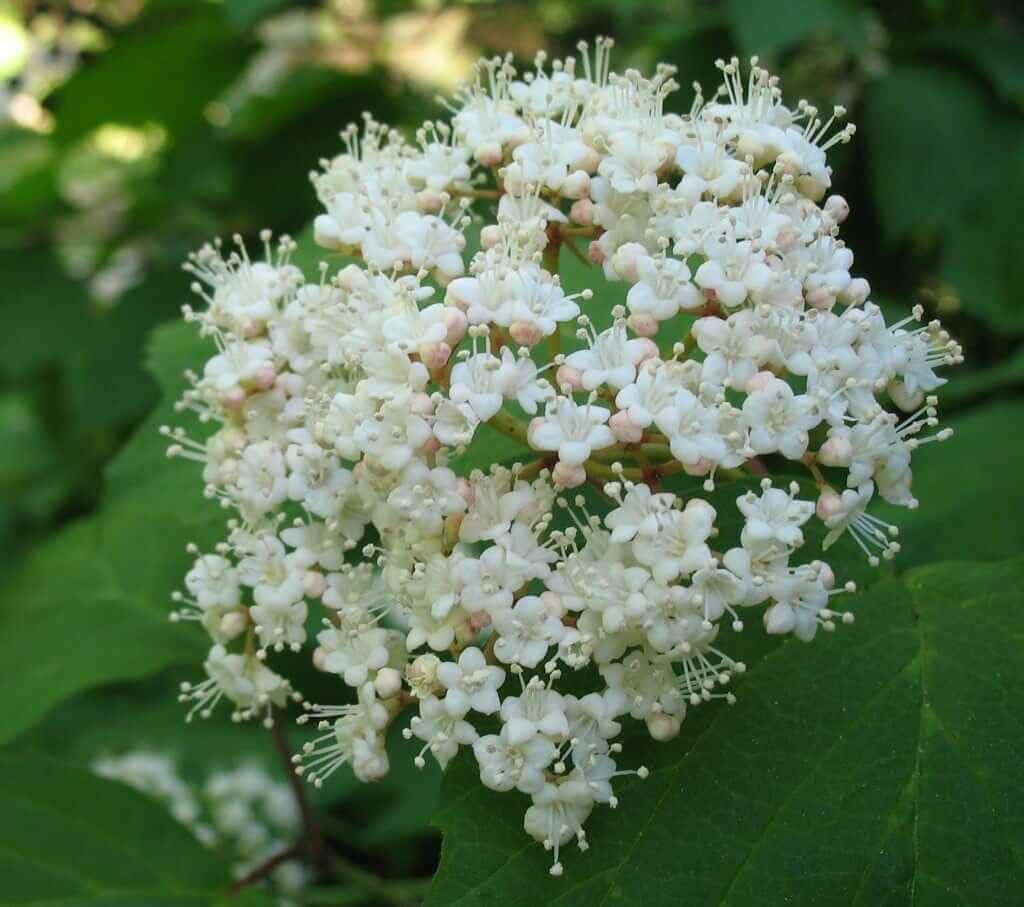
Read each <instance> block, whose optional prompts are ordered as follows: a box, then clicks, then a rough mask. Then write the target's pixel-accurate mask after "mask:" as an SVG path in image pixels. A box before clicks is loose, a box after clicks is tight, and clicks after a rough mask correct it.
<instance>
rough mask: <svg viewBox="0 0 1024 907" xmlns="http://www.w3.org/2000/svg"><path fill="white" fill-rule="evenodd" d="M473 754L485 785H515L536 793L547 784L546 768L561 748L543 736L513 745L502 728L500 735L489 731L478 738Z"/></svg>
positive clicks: (498, 787) (500, 787)
mask: <svg viewBox="0 0 1024 907" xmlns="http://www.w3.org/2000/svg"><path fill="white" fill-rule="evenodd" d="M473 754H474V755H475V756H476V761H477V764H478V765H479V766H480V781H481V783H482V784H483V785H484V787H489V788H490V789H491V790H497V791H507V790H512V789H513V788H514V789H516V790H519V791H522V792H523V793H524V794H533V793H536V792H537V791H539V790H540V789H541V788H542V787H543V786H544V784H545V779H544V769H546V768H547V767H548V766H549V765H550V764H551V763H552V762H554V761H555V757H556V756H557V755H558V749H557V748H556V747H555V745H554V744H553V743H552V742H551V741H550V740H548V739H546V738H545V737H541V736H536V737H532V738H530V739H529V740H527V741H525V742H523V743H520V744H518V745H512V744H511V743H509V741H508V731H507V729H506V728H504V727H503V728H502V729H501V733H500V734H488V735H487V736H486V737H481V738H480V739H479V740H477V741H476V742H475V743H474V744H473Z"/></svg>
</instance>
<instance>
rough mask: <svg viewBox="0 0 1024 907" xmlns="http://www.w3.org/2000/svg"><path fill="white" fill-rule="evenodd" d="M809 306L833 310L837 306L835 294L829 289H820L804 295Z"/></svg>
mask: <svg viewBox="0 0 1024 907" xmlns="http://www.w3.org/2000/svg"><path fill="white" fill-rule="evenodd" d="M804 299H806V300H807V304H808V305H809V306H813V307H814V308H816V309H823V310H824V309H831V308H832V306H834V305H835V304H836V297H835V294H834V293H833V292H832V291H831V290H829V289H828V288H827V287H818V288H817V289H814V290H810V291H809V292H807V293H805V294H804Z"/></svg>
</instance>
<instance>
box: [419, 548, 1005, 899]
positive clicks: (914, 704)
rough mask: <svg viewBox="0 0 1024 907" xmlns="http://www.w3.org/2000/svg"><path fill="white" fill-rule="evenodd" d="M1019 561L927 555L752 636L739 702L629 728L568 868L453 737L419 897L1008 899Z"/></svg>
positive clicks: (518, 801) (520, 805)
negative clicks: (841, 600)
mask: <svg viewBox="0 0 1024 907" xmlns="http://www.w3.org/2000/svg"><path fill="white" fill-rule="evenodd" d="M1022 582H1024V560H1015V561H1008V562H1002V563H999V564H968V563H952V564H941V565H935V566H932V567H927V568H922V569H919V570H915V571H913V572H911V573H910V574H908V575H907V576H906V577H905V578H904V579H903V580H889V581H886V582H884V583H882V584H880V585H879V586H877V587H875V588H874V589H873V590H872V591H871V592H869V593H868V594H866V595H864V596H862V597H860V598H858V599H856V600H854V601H852V602H851V606H852V607H854V608H855V610H856V612H857V618H858V619H857V623H856V624H855V625H854V626H852V627H844V628H842V629H841V630H839V631H837V632H836V633H835V634H834V635H833V636H831V637H826V638H824V639H817V640H815V641H814V643H812V644H811V645H803V644H801V643H799V642H795V641H787V642H785V643H783V644H781V645H779V646H777V647H775V648H774V649H773V650H772V651H770V652H769V653H768V654H766V655H763V657H761V658H760V659H759V660H755V659H756V658H757V656H756V653H745V655H744V657H745V658H747V660H748V664H750V668H749V670H748V671H747V674H746V675H745V676H744V678H743V679H742V681H740V682H739V683H738V684H737V687H736V693H737V695H738V697H739V702H738V704H737V705H735V706H733V707H732V708H729V707H727V706H723V707H721V708H719V707H717V706H706V707H703V708H701V709H698V710H696V712H695V713H694V714H693V715H692V716H690V717H688V718H687V721H686V722H685V723H684V725H683V733H682V734H681V735H680V737H679V738H678V739H677V740H675V741H673V742H671V743H668V744H657V743H653V742H651V741H649V740H642V739H641V738H640V737H635V738H634V739H629V740H627V741H626V743H625V748H624V751H623V754H622V757H621V760H620V761H621V762H622V763H624V764H625V765H628V766H632V765H638V764H641V763H642V764H646V765H647V766H648V767H649V768H650V770H651V774H650V777H649V778H648V779H647V780H646V781H643V782H641V781H637V780H633V779H630V780H628V781H622V782H621V783H620V784H619V785H618V789H617V792H618V795H619V799H620V805H619V807H618V809H616V810H614V811H612V810H609V809H607V808H598V809H596V810H595V812H594V814H593V816H592V817H591V819H590V822H589V823H588V838H589V840H590V849H589V850H588V851H586V852H585V853H579V852H577V851H576V850H572V851H571V852H567V853H564V854H563V857H562V860H563V863H564V864H565V866H566V872H565V875H564V877H562V878H560V879H555V878H552V877H551V876H549V875H548V873H547V869H548V866H549V865H550V862H551V859H550V855H549V854H546V853H545V852H544V851H543V849H542V848H541V847H540V845H538V844H536V843H534V842H532V840H531V839H529V838H527V837H526V836H525V833H524V832H523V830H522V812H523V810H524V809H525V806H526V805H527V801H526V798H525V797H520V796H519V795H512V794H496V793H493V792H490V791H487V790H485V789H484V788H482V787H481V786H480V784H479V781H478V779H477V772H476V769H475V765H474V761H473V758H472V756H471V755H470V754H467V753H464V754H463V755H462V756H460V758H459V759H458V760H457V761H456V762H455V763H454V764H453V766H452V767H451V768H450V769H449V771H448V773H447V774H446V775H445V779H444V782H443V785H442V791H441V798H440V801H439V807H438V810H437V811H436V812H435V815H434V822H435V824H437V825H438V826H439V827H440V828H441V829H442V831H443V833H444V845H443V850H442V859H441V867H440V869H439V871H438V874H437V876H436V877H435V881H434V885H433V887H432V889H431V892H430V895H429V896H428V898H427V905H428V907H431V905H436V907H440V905H444V907H472V905H477V904H479V905H485V904H486V905H488V907H502V905H506V904H508V905H512V904H516V905H518V904H524V903H527V904H531V905H548V904H552V905H553V904H558V905H559V907H574V905H580V907H583V905H593V904H600V905H602V907H613V905H634V904H643V905H644V907H659V905H676V904H679V903H681V902H685V903H688V904H722V905H744V904H751V905H759V904H764V903H786V904H795V905H800V904H808V905H814V907H821V905H833V904H834V905H851V904H854V905H860V904H864V905H874V904H880V903H894V904H904V903H915V904H920V905H926V907H927V905H933V904H934V905H939V904H948V903H973V904H985V905H1003V904H1005V905H1010V904H1014V903H1017V901H1018V895H1019V880H1020V877H1021V873H1022V872H1024V848H1022V846H1021V841H1022V840H1024V797H1022V794H1021V788H1020V785H1019V784H1018V783H1017V780H1016V779H1017V777H1018V775H1019V771H1018V769H1019V766H1018V754H1019V751H1020V746H1021V744H1022V743H1024V739H1022V736H1024V735H1022V734H1021V724H1020V720H1019V715H1020V714H1021V709H1022V708H1024V694H1022V692H1021V687H1020V684H1019V683H1018V682H1017V678H1018V676H1019V675H1020V672H1021V671H1022V670H1024V645H1022V643H1024V635H1022V633H1021V629H1020V621H1019V618H1018V614H1017V611H1018V609H1017V605H1018V593H1017V589H1018V588H1019V586H1020V584H1021V583H1022ZM754 629H755V628H751V631H754Z"/></svg>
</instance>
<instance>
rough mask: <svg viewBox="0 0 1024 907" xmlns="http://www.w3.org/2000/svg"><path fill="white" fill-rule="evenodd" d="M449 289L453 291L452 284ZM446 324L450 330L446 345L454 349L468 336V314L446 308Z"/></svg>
mask: <svg viewBox="0 0 1024 907" xmlns="http://www.w3.org/2000/svg"><path fill="white" fill-rule="evenodd" d="M448 289H449V291H450V290H451V284H449V285H448ZM444 323H445V327H447V328H448V333H446V334H445V336H444V340H445V343H447V344H448V345H449V346H450V347H452V349H454V348H455V347H457V346H458V345H459V341H461V340H462V338H463V337H465V336H466V328H467V327H468V325H469V319H467V318H466V313H465V312H464V311H462V310H461V309H457V308H454V307H453V306H446V307H445V310H444Z"/></svg>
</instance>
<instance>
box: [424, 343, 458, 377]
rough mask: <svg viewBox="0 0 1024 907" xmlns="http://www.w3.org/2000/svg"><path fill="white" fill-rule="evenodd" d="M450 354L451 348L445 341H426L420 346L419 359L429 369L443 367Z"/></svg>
mask: <svg viewBox="0 0 1024 907" xmlns="http://www.w3.org/2000/svg"><path fill="white" fill-rule="evenodd" d="M451 354H452V348H451V347H450V346H448V344H447V343H428V344H427V345H426V346H424V347H421V348H420V360H421V361H422V362H423V364H424V365H425V366H426V367H427V368H429V369H430V370H431V371H433V370H434V369H438V368H444V367H445V364H446V363H447V362H448V357H449V356H451Z"/></svg>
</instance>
